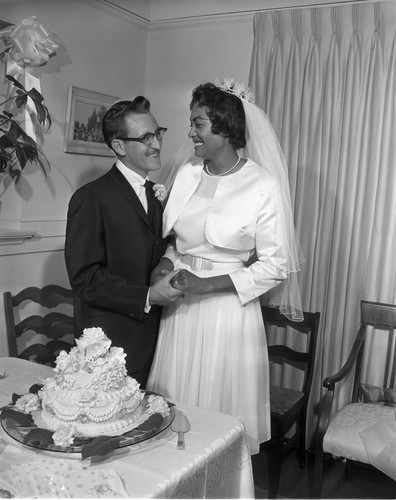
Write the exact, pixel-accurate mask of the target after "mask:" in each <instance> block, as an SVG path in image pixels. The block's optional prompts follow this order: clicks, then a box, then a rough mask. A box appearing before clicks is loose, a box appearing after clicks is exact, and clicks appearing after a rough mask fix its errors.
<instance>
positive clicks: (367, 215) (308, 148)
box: [249, 1, 396, 444]
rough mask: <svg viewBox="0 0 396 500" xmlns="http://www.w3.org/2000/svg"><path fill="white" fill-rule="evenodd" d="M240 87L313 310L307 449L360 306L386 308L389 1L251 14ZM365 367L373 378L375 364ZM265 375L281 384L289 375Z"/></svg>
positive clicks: (395, 165) (394, 36)
mask: <svg viewBox="0 0 396 500" xmlns="http://www.w3.org/2000/svg"><path fill="white" fill-rule="evenodd" d="M249 85H250V87H251V88H252V89H253V91H254V94H255V101H256V104H258V105H259V106H260V107H261V108H262V109H264V111H266V113H267V114H268V116H269V118H270V120H271V122H272V124H273V125H274V128H275V130H276V132H277V133H278V136H279V140H280V142H281V145H282V148H283V151H284V153H285V156H286V159H287V162H288V168H289V181H290V189H291V195H292V200H293V203H294V214H295V225H296V229H297V233H298V236H299V239H300V243H301V246H302V248H303V251H304V255H305V263H304V265H303V266H302V271H301V273H300V287H301V292H302V301H303V308H304V310H306V311H313V312H314V311H319V312H320V314H321V325H320V332H319V338H318V348H317V353H316V364H315V373H314V381H313V387H312V393H311V398H310V405H309V406H310V408H309V412H308V413H309V421H308V429H309V439H308V444H310V441H312V438H313V436H314V433H315V430H316V425H317V414H318V405H319V401H320V399H321V396H322V395H323V388H322V381H323V379H324V377H325V376H328V375H330V374H333V373H335V372H336V371H337V370H338V369H339V368H340V367H341V365H342V364H343V362H344V361H345V360H346V358H347V355H348V353H349V351H350V349H351V346H352V344H353V341H354V336H355V334H356V332H357V330H358V327H359V319H360V301H361V300H362V299H366V300H372V301H376V302H385V303H395V302H396V257H395V256H396V125H395V123H396V103H395V100H396V2H395V1H383V2H377V3H368V2H365V3H364V4H362V3H359V4H349V5H345V6H334V7H315V8H303V9H293V10H277V11H268V12H264V13H257V14H256V15H255V17H254V46H253V53H252V61H251V70H250V77H249ZM289 341H290V342H293V340H292V339H289ZM369 358H370V357H369V356H367V359H369ZM367 369H368V370H372V372H373V373H372V375H373V377H374V378H375V376H376V372H377V371H378V369H379V367H378V363H376V360H375V359H370V363H369V366H368V368H367ZM271 377H273V378H276V377H283V378H284V379H285V380H286V382H288V383H289V386H290V387H293V383H294V380H293V378H294V376H293V375H292V374H291V373H288V372H282V373H277V372H276V371H275V372H272V373H271ZM351 384H352V380H350V381H348V383H347V384H346V386H345V387H344V388H343V390H341V391H340V392H339V393H337V394H336V403H337V406H338V407H341V406H342V405H343V404H344V403H345V401H346V399H347V398H348V397H349V394H350V390H351ZM311 444H312V443H311Z"/></svg>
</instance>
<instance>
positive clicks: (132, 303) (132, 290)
mask: <svg viewBox="0 0 396 500" xmlns="http://www.w3.org/2000/svg"><path fill="white" fill-rule="evenodd" d="M105 244H106V243H105V239H104V222H103V216H102V211H101V206H100V203H99V200H98V198H97V196H96V194H95V193H94V192H93V191H92V190H90V189H87V188H84V187H83V188H81V189H79V190H77V191H76V192H75V193H74V195H73V196H72V198H71V200H70V203H69V210H68V217H67V228H66V242H65V260H66V267H67V271H68V274H69V279H70V284H71V287H72V288H73V290H74V291H75V293H77V294H78V295H79V296H80V297H81V298H82V299H83V300H84V302H85V303H86V304H88V305H89V306H91V307H95V308H99V309H105V310H108V311H112V312H115V313H119V314H124V315H127V316H130V317H135V318H136V319H140V320H142V319H143V317H144V307H145V303H146V297H147V292H148V286H143V285H137V284H134V283H132V282H130V281H129V280H127V279H125V278H124V277H122V276H117V275H113V274H111V273H110V272H109V270H108V266H107V260H106V248H105ZM114 244H117V243H114Z"/></svg>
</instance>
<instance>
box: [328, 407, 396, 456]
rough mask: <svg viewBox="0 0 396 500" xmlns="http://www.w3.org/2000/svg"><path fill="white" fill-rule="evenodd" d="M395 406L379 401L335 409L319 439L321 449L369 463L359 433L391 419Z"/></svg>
mask: <svg viewBox="0 0 396 500" xmlns="http://www.w3.org/2000/svg"><path fill="white" fill-rule="evenodd" d="M395 413H396V408H395V406H389V405H385V404H383V403H351V404H349V405H346V406H344V408H342V409H341V410H340V411H339V412H337V413H336V414H335V416H334V418H333V419H332V421H331V422H330V425H329V427H328V429H327V432H326V434H325V436H324V439H323V451H324V452H325V453H330V454H331V455H334V456H336V457H344V458H348V459H350V460H355V461H358V462H363V463H365V464H369V463H370V461H369V458H368V456H367V453H366V449H365V447H364V443H363V440H362V438H361V437H360V435H359V434H360V433H361V432H363V431H365V430H366V429H368V428H369V427H370V426H372V425H373V424H375V423H376V422H378V420H379V419H382V420H384V422H394V421H395Z"/></svg>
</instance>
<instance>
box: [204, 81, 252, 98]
mask: <svg viewBox="0 0 396 500" xmlns="http://www.w3.org/2000/svg"><path fill="white" fill-rule="evenodd" d="M213 84H214V85H216V87H218V88H219V89H221V90H224V92H228V93H229V94H234V95H236V96H237V97H239V98H240V99H245V100H246V101H248V102H254V95H253V91H252V90H251V89H250V88H249V87H247V88H245V85H244V84H243V83H238V82H236V81H235V80H234V79H233V78H224V80H223V81H220V80H219V79H218V78H216V79H215V80H214V82H213Z"/></svg>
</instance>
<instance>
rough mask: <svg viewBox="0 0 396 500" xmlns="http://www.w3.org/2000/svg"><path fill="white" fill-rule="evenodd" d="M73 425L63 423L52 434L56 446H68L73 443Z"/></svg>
mask: <svg viewBox="0 0 396 500" xmlns="http://www.w3.org/2000/svg"><path fill="white" fill-rule="evenodd" d="M73 436H74V426H72V425H63V426H61V427H59V428H58V429H57V430H56V431H55V432H54V433H53V435H52V440H53V441H54V444H56V446H70V445H72V444H73Z"/></svg>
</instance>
